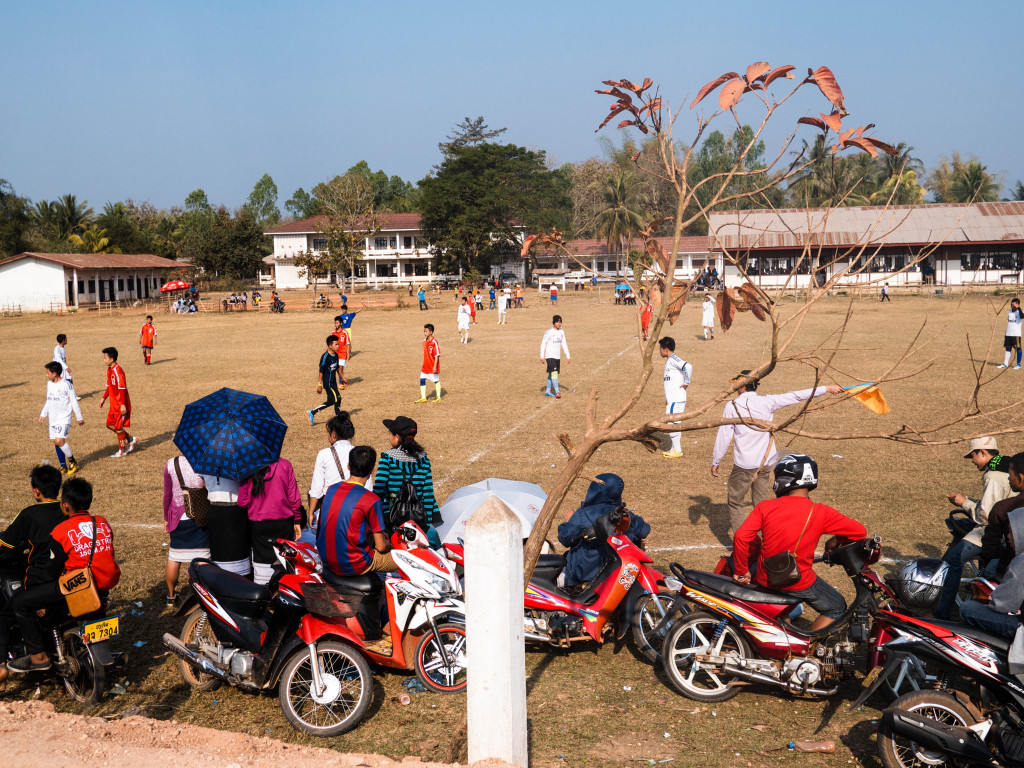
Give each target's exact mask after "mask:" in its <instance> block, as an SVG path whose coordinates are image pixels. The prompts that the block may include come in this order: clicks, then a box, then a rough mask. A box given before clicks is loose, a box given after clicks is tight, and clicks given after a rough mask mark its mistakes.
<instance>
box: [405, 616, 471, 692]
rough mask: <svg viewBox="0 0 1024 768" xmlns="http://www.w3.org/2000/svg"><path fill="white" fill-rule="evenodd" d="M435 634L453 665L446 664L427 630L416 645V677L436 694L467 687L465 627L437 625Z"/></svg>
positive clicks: (431, 633)
mask: <svg viewBox="0 0 1024 768" xmlns="http://www.w3.org/2000/svg"><path fill="white" fill-rule="evenodd" d="M437 633H438V634H439V635H440V636H441V642H442V643H444V647H445V650H446V651H447V652H448V657H449V658H450V659H451V660H452V664H451V666H447V665H446V664H445V661H444V656H443V655H442V654H441V649H440V648H438V645H437V638H435V637H434V633H433V632H427V633H426V634H425V635H423V637H422V638H420V641H419V643H418V644H417V645H416V657H415V663H416V677H418V678H419V679H420V682H421V683H423V684H424V685H425V686H427V688H429V689H430V690H432V691H436V692H437V693H462V692H463V691H464V690H466V627H465V626H464V625H461V624H438V625H437Z"/></svg>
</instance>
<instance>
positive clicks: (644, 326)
mask: <svg viewBox="0 0 1024 768" xmlns="http://www.w3.org/2000/svg"><path fill="white" fill-rule="evenodd" d="M652 314H654V305H653V304H651V302H650V301H648V302H647V303H646V304H644V309H643V311H642V312H641V313H640V329H641V330H642V331H643V334H644V341H647V330H648V329H649V328H650V327H651V315H652Z"/></svg>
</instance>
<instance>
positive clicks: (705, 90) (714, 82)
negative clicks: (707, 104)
mask: <svg viewBox="0 0 1024 768" xmlns="http://www.w3.org/2000/svg"><path fill="white" fill-rule="evenodd" d="M737 77H739V75H738V74H737V73H736V72H726V73H725V74H724V75H722V76H721V77H719V78H716V79H715V80H712V81H711V82H710V83H708V84H707V85H705V86H704V87H703V88H701V89H700V90H699V91H697V98H695V99H694V100H693V101H692V102H690V109H693V108H694V107H695V106H697V105H698V104H699V103H700V102H701V101H702V100H703V99H704V97H705V96H707V95H708V94H709V93H711V92H712V91H713V90H715V88H717V87H718V86H720V85H721V84H722V83H727V82H729V81H730V80H733V79H735V78H737Z"/></svg>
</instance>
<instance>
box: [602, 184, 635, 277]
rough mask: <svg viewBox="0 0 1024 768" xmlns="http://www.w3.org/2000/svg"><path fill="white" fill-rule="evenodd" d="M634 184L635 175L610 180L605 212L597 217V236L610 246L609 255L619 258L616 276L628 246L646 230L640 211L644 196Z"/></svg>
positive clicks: (616, 264)
mask: <svg viewBox="0 0 1024 768" xmlns="http://www.w3.org/2000/svg"><path fill="white" fill-rule="evenodd" d="M632 181H633V177H632V174H629V173H626V172H625V171H618V172H616V174H615V175H614V176H612V178H610V179H608V180H607V182H605V188H604V208H603V209H602V210H601V212H600V213H599V214H598V215H597V233H598V235H600V236H601V237H603V238H604V239H605V241H606V242H607V243H608V250H609V252H610V253H613V254H615V255H616V258H615V273H616V275H618V273H619V269H620V268H621V266H622V254H623V253H624V252H625V250H626V244H627V243H628V242H629V241H630V240H632V239H633V238H634V237H635V236H636V235H637V234H638V233H639V232H640V230H642V229H643V228H644V218H643V216H642V215H641V213H640V212H639V211H638V208H639V205H640V203H641V202H642V201H643V200H642V197H641V194H642V193H641V192H640V191H639V189H638V188H637V186H636V185H635V184H633V183H632Z"/></svg>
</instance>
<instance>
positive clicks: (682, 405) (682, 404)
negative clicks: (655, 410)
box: [665, 400, 686, 413]
mask: <svg viewBox="0 0 1024 768" xmlns="http://www.w3.org/2000/svg"><path fill="white" fill-rule="evenodd" d="M685 409H686V401H685V400H681V401H679V402H676V403H668V404H667V405H666V406H665V413H682V412H683V411H684V410H685Z"/></svg>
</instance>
